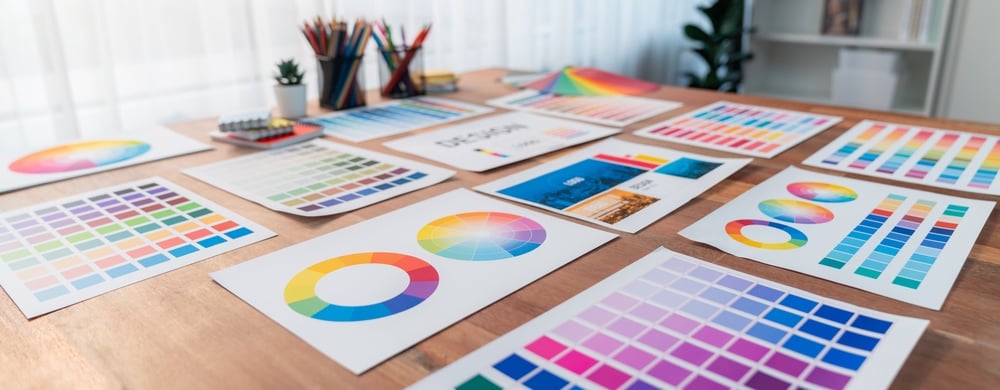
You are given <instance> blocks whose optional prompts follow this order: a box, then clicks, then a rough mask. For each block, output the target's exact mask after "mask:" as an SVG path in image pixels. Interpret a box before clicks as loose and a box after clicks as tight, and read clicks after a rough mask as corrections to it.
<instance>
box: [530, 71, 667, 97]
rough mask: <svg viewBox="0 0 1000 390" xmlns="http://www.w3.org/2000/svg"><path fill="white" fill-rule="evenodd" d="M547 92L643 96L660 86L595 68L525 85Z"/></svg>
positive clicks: (553, 74) (551, 75)
mask: <svg viewBox="0 0 1000 390" xmlns="http://www.w3.org/2000/svg"><path fill="white" fill-rule="evenodd" d="M524 86H525V88H530V89H534V90H536V91H539V92H544V93H554V94H557V95H568V96H607V95H642V94H644V93H647V92H653V91H655V90H657V89H659V88H660V86H659V85H657V84H654V83H650V82H647V81H642V80H637V79H633V78H631V77H625V76H622V75H620V74H615V73H611V72H605V71H603V70H600V69H594V68H574V67H566V68H565V69H563V70H561V71H558V72H555V73H552V74H550V75H548V76H545V77H542V78H541V79H538V80H535V81H532V82H530V83H527V84H525V85H524Z"/></svg>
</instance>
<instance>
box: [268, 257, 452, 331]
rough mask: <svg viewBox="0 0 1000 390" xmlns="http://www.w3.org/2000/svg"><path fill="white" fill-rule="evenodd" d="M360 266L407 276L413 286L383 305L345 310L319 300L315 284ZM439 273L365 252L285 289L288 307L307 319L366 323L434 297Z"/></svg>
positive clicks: (317, 267)
mask: <svg viewBox="0 0 1000 390" xmlns="http://www.w3.org/2000/svg"><path fill="white" fill-rule="evenodd" d="M359 264H385V265H390V266H393V267H396V268H399V269H401V270H403V272H406V275H407V276H409V278H410V284H409V285H408V286H406V289H405V290H403V292H401V293H399V295H396V296H394V297H392V298H389V299H388V300H385V301H383V302H378V303H373V304H370V305H363V306H343V305H337V304H333V303H330V302H327V301H324V300H323V299H321V298H320V297H318V296H316V284H317V283H319V281H320V279H322V278H323V277H324V276H326V275H329V274H330V273H333V272H335V271H337V270H339V269H342V268H346V267H350V266H353V265H359ZM437 286H438V273H437V270H435V269H434V267H433V266H431V265H430V264H427V262H425V261H423V260H420V259H418V258H416V257H413V256H408V255H403V254H399V253H390V252H365V253H355V254H351V255H346V256H340V257H334V258H331V259H326V260H323V261H321V262H319V263H316V264H313V265H311V266H309V268H306V269H304V270H302V272H299V273H298V274H296V275H295V276H293V277H292V280H289V281H288V284H287V285H286V286H285V303H287V304H288V307H290V308H291V309H292V310H295V311H296V312H297V313H299V314H302V315H304V316H306V317H312V318H315V319H317V320H324V321H339V322H351V321H365V320H372V319H376V318H382V317H387V316H391V315H393V314H396V313H399V312H402V311H406V310H407V309H410V308H412V307H414V306H416V305H419V304H420V302H423V301H424V300H425V299H427V297H429V296H431V294H433V293H434V290H436V289H437Z"/></svg>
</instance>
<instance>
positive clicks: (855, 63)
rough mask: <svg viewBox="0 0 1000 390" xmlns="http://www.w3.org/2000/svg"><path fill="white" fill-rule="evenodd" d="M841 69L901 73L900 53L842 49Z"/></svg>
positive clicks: (839, 56) (840, 56)
mask: <svg viewBox="0 0 1000 390" xmlns="http://www.w3.org/2000/svg"><path fill="white" fill-rule="evenodd" d="M837 57H838V59H839V64H840V69H844V70H847V69H852V70H854V69H857V70H870V71H876V72H887V73H899V62H900V60H899V52H898V51H884V50H870V49H848V48H844V49H840V52H839V55H838V56H837Z"/></svg>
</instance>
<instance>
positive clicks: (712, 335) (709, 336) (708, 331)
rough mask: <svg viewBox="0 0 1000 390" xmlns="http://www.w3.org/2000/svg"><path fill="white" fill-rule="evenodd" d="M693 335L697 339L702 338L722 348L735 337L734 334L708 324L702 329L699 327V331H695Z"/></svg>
mask: <svg viewBox="0 0 1000 390" xmlns="http://www.w3.org/2000/svg"><path fill="white" fill-rule="evenodd" d="M693 337H694V338H695V339H697V340H701V341H704V342H705V343H708V344H710V345H713V346H716V347H719V348H721V347H722V346H723V345H726V343H727V342H729V340H730V339H732V338H733V335H731V334H729V333H726V332H723V331H721V330H718V329H715V328H712V327H710V326H707V325H706V326H703V327H701V329H698V331H697V332H694V336H693Z"/></svg>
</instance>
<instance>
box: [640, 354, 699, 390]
mask: <svg viewBox="0 0 1000 390" xmlns="http://www.w3.org/2000/svg"><path fill="white" fill-rule="evenodd" d="M646 373H647V374H649V376H651V377H653V378H656V379H659V380H661V381H663V382H666V383H667V384H670V385H674V386H677V385H679V384H680V383H681V382H683V381H684V379H687V377H688V376H689V375H691V370H688V369H686V368H684V367H681V366H678V365H676V364H674V363H671V362H668V361H666V360H660V361H659V362H657V363H656V364H655V365H654V366H653V368H650V369H649V371H648V372H646Z"/></svg>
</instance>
